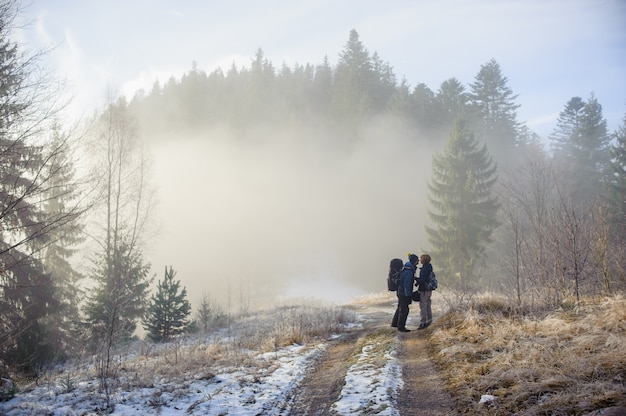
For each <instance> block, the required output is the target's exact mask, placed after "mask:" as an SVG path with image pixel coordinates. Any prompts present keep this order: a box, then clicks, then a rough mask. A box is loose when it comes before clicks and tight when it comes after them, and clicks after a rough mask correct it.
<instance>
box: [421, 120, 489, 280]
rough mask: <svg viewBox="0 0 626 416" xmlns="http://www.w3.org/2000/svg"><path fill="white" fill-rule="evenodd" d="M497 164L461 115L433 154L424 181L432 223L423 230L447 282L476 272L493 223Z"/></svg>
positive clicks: (462, 278)
mask: <svg viewBox="0 0 626 416" xmlns="http://www.w3.org/2000/svg"><path fill="white" fill-rule="evenodd" d="M496 170H497V169H496V165H495V164H494V162H493V161H492V159H491V156H490V155H489V153H488V151H487V146H486V145H485V144H483V145H482V146H480V145H479V144H478V142H477V140H476V139H475V138H474V134H473V133H472V132H471V131H470V130H468V128H467V126H466V123H465V121H463V120H462V119H458V120H457V121H456V123H455V126H454V129H453V130H452V131H451V133H450V136H449V138H448V141H447V142H446V145H445V148H444V150H443V152H442V153H435V154H434V155H433V161H432V179H431V181H430V182H429V184H428V191H429V194H428V200H429V201H430V205H431V209H429V211H428V215H429V217H430V219H431V220H432V223H433V227H429V226H426V235H427V239H428V242H429V243H430V245H431V253H432V257H433V261H434V262H436V263H437V266H438V269H439V270H440V271H441V274H440V276H442V277H443V279H445V281H446V282H447V283H448V284H450V285H451V286H452V287H454V286H455V281H457V279H460V280H458V282H460V283H461V284H462V285H463V286H465V287H467V285H470V286H471V283H473V282H475V280H476V278H477V277H478V276H476V275H475V268H476V266H477V265H479V264H480V263H481V260H482V259H483V258H484V255H485V249H486V245H487V243H488V242H489V241H490V240H491V234H492V232H493V230H494V229H495V228H496V226H497V222H496V220H495V218H496V212H497V210H498V203H497V201H496V199H495V198H494V196H493V195H492V193H493V186H494V184H495V183H496V180H497V174H496ZM455 278H456V279H455Z"/></svg>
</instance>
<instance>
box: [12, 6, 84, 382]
mask: <svg viewBox="0 0 626 416" xmlns="http://www.w3.org/2000/svg"><path fill="white" fill-rule="evenodd" d="M19 14H20V6H19V3H18V2H17V1H13V0H5V1H0V376H1V375H4V373H5V372H6V371H7V370H11V371H23V372H26V373H29V375H37V372H38V371H39V369H40V368H41V365H42V364H44V363H45V362H46V361H47V360H49V359H50V358H51V357H52V356H53V354H52V351H51V347H50V344H49V340H48V334H47V328H46V325H45V319H46V317H47V316H48V315H49V314H50V313H51V312H52V311H54V310H55V308H56V307H57V306H58V304H59V301H58V297H57V291H56V290H55V287H54V282H53V279H52V276H51V275H50V274H49V273H47V272H46V270H45V268H44V265H43V262H42V254H41V251H42V247H45V246H46V245H47V244H49V243H50V241H51V233H52V232H53V231H54V230H56V229H58V228H59V227H61V226H63V225H64V224H67V223H68V222H71V221H72V220H73V219H74V216H73V214H71V215H68V214H67V213H66V212H63V213H61V212H56V213H50V212H46V210H45V209H44V204H43V203H42V202H44V201H45V199H46V197H47V195H48V194H49V191H50V189H51V187H52V186H53V185H52V180H51V175H52V174H53V173H54V172H53V169H50V164H51V161H52V160H54V158H55V157H56V155H57V154H58V153H57V151H58V149H57V148H55V147H54V146H48V144H47V143H46V141H45V137H44V134H45V130H46V129H47V128H48V127H50V125H51V122H52V121H53V117H54V115H55V114H56V113H57V110H58V109H57V108H55V102H56V101H57V100H56V98H55V97H56V92H57V91H55V90H53V89H52V86H53V83H52V82H51V80H49V79H47V78H45V77H40V76H39V75H38V72H37V71H36V68H37V67H36V61H37V58H38V55H34V56H27V55H26V54H24V53H23V52H22V51H20V48H19V47H18V44H17V43H16V42H14V41H12V40H11V36H12V35H13V29H15V23H16V21H17V17H18V16H19Z"/></svg>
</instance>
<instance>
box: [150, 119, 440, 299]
mask: <svg viewBox="0 0 626 416" xmlns="http://www.w3.org/2000/svg"><path fill="white" fill-rule="evenodd" d="M390 128H394V127H393V126H390ZM376 130H377V128H376V127H374V128H372V129H371V137H369V138H368V139H365V140H364V141H363V142H362V143H360V144H359V145H358V146H357V147H356V148H354V149H352V150H350V151H349V152H346V153H343V152H339V153H338V152H336V151H333V150H332V147H333V146H332V144H330V146H327V144H326V143H324V141H323V140H322V141H321V143H320V142H316V141H314V140H311V141H310V142H309V143H303V142H302V141H301V139H302V137H303V136H305V135H307V131H306V126H302V128H301V129H298V130H290V131H287V130H286V129H281V128H280V127H277V128H276V130H275V131H267V132H264V133H261V135H260V136H259V135H256V134H255V136H254V138H248V139H245V140H239V139H237V138H236V137H233V134H232V133H229V132H227V131H223V130H222V131H216V132H213V133H212V134H210V136H209V137H210V139H208V140H207V139H202V138H195V139H186V140H183V141H182V142H180V141H176V142H161V143H158V144H156V145H155V146H154V155H155V162H156V163H155V166H154V168H155V169H154V172H155V179H156V181H155V183H156V184H158V190H159V196H160V201H159V206H158V207H157V209H156V212H157V213H158V215H159V217H160V218H163V224H162V227H163V229H162V233H161V234H160V235H159V236H158V238H156V239H155V244H154V246H152V249H151V250H150V252H151V253H150V256H151V257H150V258H151V259H153V263H155V262H157V261H160V262H161V263H166V264H173V265H175V268H176V269H177V270H178V271H179V275H180V277H181V279H182V280H183V281H184V282H185V284H186V285H187V287H188V288H189V290H190V293H191V294H193V295H192V296H197V294H198V293H202V292H203V291H204V292H207V293H208V294H210V295H211V296H216V299H224V296H227V293H228V291H229V290H230V296H231V297H232V301H233V302H239V301H240V297H241V295H243V296H244V298H246V299H249V302H250V304H251V305H253V306H254V305H255V304H256V305H257V306H258V305H259V304H263V303H264V302H267V301H268V300H272V299H275V298H276V297H279V298H281V297H282V298H285V297H307V298H317V299H322V300H325V301H333V302H346V301H348V300H349V299H350V298H351V297H353V296H355V295H357V294H362V293H370V292H372V291H379V290H382V289H384V285H383V283H384V277H385V275H386V273H387V266H388V265H387V263H388V262H389V258H391V257H397V256H402V257H404V256H405V255H406V252H408V251H420V246H422V245H424V240H423V233H424V232H423V223H424V221H425V220H426V201H425V190H426V180H427V178H428V175H429V170H430V154H431V152H432V149H428V147H423V148H420V146H419V145H418V144H417V143H411V142H410V141H409V140H407V139H406V138H403V137H399V136H397V135H395V136H391V137H385V133H388V132H389V129H388V128H384V129H378V131H376ZM253 139H254V140H253ZM381 139H384V140H381ZM329 147H330V149H329ZM240 292H243V293H240Z"/></svg>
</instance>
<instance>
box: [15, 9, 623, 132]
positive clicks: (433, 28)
mask: <svg viewBox="0 0 626 416" xmlns="http://www.w3.org/2000/svg"><path fill="white" fill-rule="evenodd" d="M25 11H26V16H25V17H26V18H27V19H28V20H30V21H31V26H30V28H28V29H27V30H25V31H23V32H22V33H19V34H18V36H19V40H20V41H21V42H24V45H25V46H26V47H27V48H28V49H29V50H39V49H41V48H44V47H53V48H54V49H53V50H51V51H50V52H49V54H48V55H47V57H46V59H45V60H44V61H43V63H44V65H46V66H48V67H49V69H51V70H52V71H54V72H55V73H56V75H57V76H58V77H59V78H62V79H65V80H67V82H68V89H67V91H68V93H71V94H72V95H73V96H74V99H73V101H72V105H71V106H70V107H69V109H68V111H71V114H72V115H77V114H81V113H87V114H89V113H91V112H92V111H94V110H95V109H97V108H98V107H99V106H100V105H102V104H103V102H104V101H105V99H106V94H107V90H114V91H118V92H120V93H124V94H126V95H128V96H132V94H133V93H134V92H135V91H136V90H137V89H138V88H141V87H143V88H145V89H146V90H149V89H150V87H151V86H152V84H153V83H154V81H155V80H156V79H157V78H158V79H159V80H160V81H161V82H162V83H163V82H165V81H167V79H168V78H170V77H171V76H174V77H176V78H179V77H180V76H181V75H182V74H183V73H184V72H185V71H188V70H189V69H190V68H191V65H192V62H193V61H196V62H197V64H198V68H199V69H201V70H204V71H205V72H207V73H209V72H211V71H213V70H214V69H216V68H217V67H221V68H222V69H224V70H226V69H228V68H229V67H230V66H231V64H232V63H233V62H235V63H236V64H237V66H238V67H241V66H242V65H245V66H248V67H249V64H250V62H251V59H252V58H254V56H255V53H256V51H257V49H258V48H261V49H262V50H263V51H264V53H265V57H266V59H268V60H269V61H271V62H272V63H273V65H274V66H275V67H276V68H280V67H281V66H282V64H283V63H286V64H287V65H289V66H293V64H294V63H299V64H306V63H311V64H319V63H321V62H322V61H323V59H324V56H328V59H329V61H330V63H331V65H333V66H334V65H335V64H336V63H337V60H338V56H339V53H340V52H341V50H342V49H343V47H344V46H345V44H346V42H347V41H348V38H349V33H350V30H351V29H355V30H356V31H357V32H358V33H359V36H360V39H361V41H362V42H363V44H364V46H365V47H366V48H367V49H368V51H369V52H370V53H373V52H377V53H378V55H379V56H380V58H381V59H382V60H383V61H385V62H388V63H389V64H390V65H391V66H392V67H393V70H394V73H395V74H396V76H397V77H398V80H401V79H402V78H406V80H407V81H408V83H409V84H410V85H411V86H412V87H414V86H415V85H416V84H417V83H420V82H423V83H425V84H426V85H428V86H429V87H430V88H431V89H432V90H433V91H437V89H438V88H439V86H440V84H441V82H443V81H445V80H446V79H448V78H451V77H456V78H458V79H459V80H460V81H461V82H462V83H463V84H464V85H466V86H467V85H468V84H469V83H471V82H473V80H474V77H475V76H476V74H477V73H478V71H479V70H480V66H481V65H483V64H485V63H486V62H487V61H489V60H490V59H491V58H495V59H496V61H498V63H499V64H500V66H501V69H502V71H503V74H504V75H505V76H506V77H508V79H509V86H510V87H511V88H512V89H513V92H514V93H516V94H519V97H518V99H517V103H518V104H520V105H521V108H520V109H519V111H518V119H519V121H522V122H527V123H528V125H529V127H530V128H531V129H532V130H534V131H535V132H537V133H539V134H540V135H541V136H547V135H548V134H550V132H551V131H552V129H553V128H554V126H555V122H556V117H557V115H558V113H559V112H560V111H561V110H562V109H563V108H564V106H565V104H566V103H567V101H568V100H569V99H570V98H572V97H573V96H580V97H582V98H583V99H587V98H588V97H589V95H590V94H591V92H594V93H595V95H596V97H597V99H598V101H599V102H600V104H602V106H603V109H604V116H605V118H606V119H607V121H608V125H609V129H610V130H614V129H615V128H616V127H617V126H618V125H620V124H621V123H622V120H623V117H624V114H625V112H626V1H623V0H512V1H508V0H468V1H462V0H458V1H453V0H436V1H434V0H433V1H427V0H411V1H410V0H402V1H400V0H397V1H381V0H378V1H373V0H367V1H364V0H345V1H330V0H315V1H308V0H307V1H298V2H295V1H288V0H274V1H253V0H245V1H212V0H206V1H189V0H188V1H165V0H123V1H122V0H107V1H103V0H32V3H31V4H30V5H28V6H26V10H25Z"/></svg>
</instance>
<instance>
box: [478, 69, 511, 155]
mask: <svg viewBox="0 0 626 416" xmlns="http://www.w3.org/2000/svg"><path fill="white" fill-rule="evenodd" d="M470 90H471V92H470V94H469V97H470V108H471V114H472V122H473V125H474V126H475V127H474V130H475V131H476V133H477V134H478V135H479V137H480V138H481V139H483V140H484V142H485V143H486V144H487V146H488V147H489V150H490V152H491V153H492V154H493V157H494V159H495V160H496V161H500V162H504V161H507V158H510V155H511V154H512V150H513V149H514V148H515V147H516V146H518V145H519V142H520V135H519V122H518V121H517V109H518V108H519V105H518V104H516V103H515V100H516V98H517V95H514V94H513V91H512V90H511V88H510V87H509V86H508V78H507V77H505V76H504V75H503V74H502V70H501V69H500V65H499V64H498V63H497V62H496V60H495V59H492V60H490V61H489V62H487V63H486V64H485V65H483V66H481V68H480V71H479V72H478V74H477V75H476V77H475V80H474V82H473V83H472V84H471V85H470Z"/></svg>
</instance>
